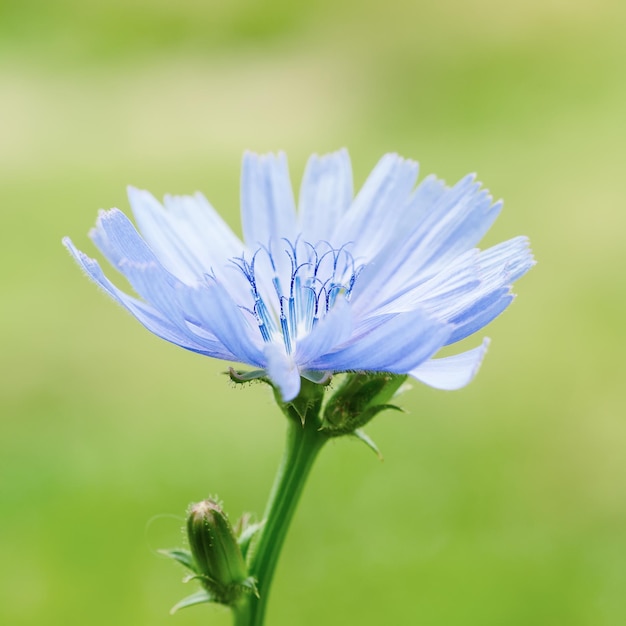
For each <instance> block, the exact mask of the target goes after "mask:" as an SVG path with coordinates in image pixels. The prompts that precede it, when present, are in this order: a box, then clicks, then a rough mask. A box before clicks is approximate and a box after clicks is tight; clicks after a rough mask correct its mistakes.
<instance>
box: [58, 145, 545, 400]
mask: <svg viewBox="0 0 626 626" xmlns="http://www.w3.org/2000/svg"><path fill="white" fill-rule="evenodd" d="M417 176H418V165H417V163H416V162H414V161H410V160H405V159H402V158H400V157H399V156H397V155H395V154H387V155H385V156H384V157H383V158H382V159H381V160H380V161H379V163H378V164H377V165H376V167H375V168H374V170H373V171H372V173H371V174H370V176H369V177H368V178H367V180H366V182H365V184H364V185H363V187H362V188H361V190H360V191H359V192H358V193H357V194H356V196H354V195H353V188H352V170H351V165H350V159H349V157H348V153H347V152H346V151H345V150H341V151H339V152H336V153H334V154H329V155H326V156H323V157H318V156H313V157H311V158H310V160H309V162H308V164H307V167H306V170H305V173H304V179H303V181H302V185H301V187H300V194H299V200H298V206H297V209H296V202H295V199H294V194H293V191H292V187H291V182H290V179H289V173H288V169H287V160H286V157H285V155H284V154H282V153H281V154H278V155H272V154H270V155H265V156H258V155H255V154H251V153H246V154H245V156H244V160H243V174H242V183H241V211H242V225H243V240H241V239H239V237H237V236H236V235H235V234H234V233H233V232H232V230H231V229H230V228H229V227H228V226H227V224H226V223H225V222H224V221H223V219H222V218H221V217H220V216H219V214H218V213H217V212H216V211H215V209H214V208H213V207H212V206H211V205H210V204H209V202H208V201H207V200H206V198H205V197H204V196H203V195H201V194H199V193H197V194H195V195H193V196H166V197H165V199H164V203H163V204H161V203H160V202H158V201H157V200H156V199H155V198H154V197H153V196H152V195H150V194H149V193H148V192H147V191H140V190H137V189H134V188H130V189H129V200H130V205H131V207H132V210H133V214H134V217H135V221H136V223H137V226H138V230H137V229H136V228H135V227H134V226H133V224H132V223H131V221H130V220H129V219H128V218H127V217H126V216H125V215H124V214H123V213H122V212H121V211H119V210H118V209H111V210H110V211H102V212H101V213H100V215H99V217H98V221H97V224H96V227H95V228H94V229H93V230H92V231H91V233H90V236H91V238H92V240H93V241H94V243H95V244H96V246H97V247H98V248H99V250H100V251H101V252H102V254H103V255H104V256H105V257H106V258H107V260H108V261H109V262H110V263H111V264H112V265H113V267H115V268H116V269H117V270H119V271H120V272H121V273H122V274H123V275H124V276H125V277H126V278H127V279H128V281H129V282H130V284H131V285H132V287H133V289H134V291H135V292H136V293H137V295H138V296H139V297H135V296H131V295H128V294H127V293H125V292H124V291H122V290H120V289H118V288H117V287H116V286H115V285H114V284H113V283H112V282H111V281H110V280H109V279H108V278H107V277H106V276H105V274H104V273H103V271H102V269H101V268H100V265H99V264H98V262H97V261H95V260H93V259H91V258H90V257H88V256H87V255H85V254H84V253H83V252H81V251H79V250H77V249H76V247H75V246H74V245H73V244H72V242H71V241H70V240H69V239H68V238H65V239H64V244H65V245H66V246H67V248H68V249H69V250H70V252H71V253H72V255H73V256H74V258H75V259H76V261H77V262H78V263H79V265H80V266H81V267H82V268H83V269H84V270H85V272H86V273H87V274H88V275H89V276H90V277H91V278H92V279H93V280H94V281H95V282H96V283H98V284H99V285H100V286H101V287H102V288H103V289H104V290H105V291H106V292H107V293H108V294H109V295H110V296H111V297H112V298H113V299H114V300H116V301H117V302H119V303H120V304H121V305H122V306H123V307H125V308H126V309H128V310H129V311H130V312H131V313H132V314H133V315H134V316H135V317H136V318H137V319H138V320H139V321H140V322H141V323H142V324H143V325H144V326H145V327H146V328H147V329H148V330H150V331H151V332H153V333H154V334H156V335H158V336H159V337H162V338H163V339H166V340H168V341H170V342H172V343H175V344H177V345H179V346H181V347H183V348H186V349H187V350H191V351H193V352H198V353H200V354H204V355H208V356H211V357H215V358H218V359H224V360H226V361H233V362H239V363H245V364H247V365H250V366H253V367H254V368H257V369H258V370H259V375H263V376H266V377H268V378H269V379H270V380H271V381H272V382H273V384H274V385H275V386H276V387H277V388H278V389H279V390H280V393H281V396H282V399H283V400H284V401H285V402H287V401H290V400H292V399H293V398H295V397H296V396H297V395H298V393H299V390H300V385H301V377H304V378H306V379H308V380H311V381H313V382H321V381H324V380H326V379H327V378H328V377H329V376H330V375H331V374H333V373H335V372H345V371H366V372H376V371H377V372H390V373H396V374H409V375H410V376H412V377H413V378H416V379H417V380H419V381H421V382H423V383H425V384H427V385H430V386H432V387H436V388H440V389H457V388H460V387H462V386H464V385H466V384H467V383H468V382H470V381H471V380H472V378H473V377H474V375H475V373H476V372H477V370H478V367H479V365H480V363H481V361H482V358H483V356H484V353H485V350H486V348H487V343H488V340H486V339H485V340H483V341H482V343H481V344H480V345H479V346H478V347H476V348H474V349H472V350H469V351H466V352H462V353H460V354H458V355H455V356H447V357H443V358H433V357H434V355H435V354H436V353H437V352H438V351H439V350H440V349H441V348H442V347H444V346H447V345H449V344H453V343H455V342H458V341H460V340H462V339H464V338H466V337H468V336H469V335H472V334H474V333H476V332H477V331H479V330H481V329H482V328H483V327H484V326H485V325H486V324H488V323H489V322H490V321H491V320H493V319H494V318H495V317H496V316H497V315H499V314H500V313H501V312H502V311H503V310H504V309H505V308H506V307H507V306H508V305H509V304H510V303H511V301H512V299H513V295H512V294H511V284H512V283H513V282H514V281H515V280H517V279H518V278H519V277H520V276H522V275H523V274H525V273H526V272H527V271H528V270H529V269H530V268H531V267H532V265H533V264H534V261H533V259H532V256H531V254H530V251H529V249H528V242H527V239H526V238H525V237H516V238H514V239H510V240H509V241H506V242H504V243H501V244H499V245H496V246H493V247H491V248H488V249H487V250H484V251H481V250H479V249H477V248H476V246H477V244H478V243H479V241H480V240H481V238H482V237H483V235H484V234H485V233H486V232H487V230H488V229H489V228H490V226H491V225H492V224H493V222H494V220H495V219H496V217H497V215H498V213H499V212H500V209H501V207H502V203H501V202H497V203H495V204H494V203H493V202H492V198H491V197H490V196H489V194H488V192H487V191H485V190H481V188H480V183H477V182H475V180H474V177H473V176H467V177H465V178H463V179H462V180H461V181H459V182H458V183H457V184H456V185H454V186H453V187H448V186H446V185H445V184H444V183H443V182H442V181H441V180H438V179H437V178H435V177H434V176H429V177H427V178H425V179H424V180H422V181H421V183H420V184H418V185H416V182H417Z"/></svg>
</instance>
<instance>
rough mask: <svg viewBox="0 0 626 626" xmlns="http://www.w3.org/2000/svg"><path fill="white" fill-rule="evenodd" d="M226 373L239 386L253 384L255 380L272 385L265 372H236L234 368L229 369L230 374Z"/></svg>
mask: <svg viewBox="0 0 626 626" xmlns="http://www.w3.org/2000/svg"><path fill="white" fill-rule="evenodd" d="M225 373H226V374H228V375H229V376H230V379H231V380H232V381H233V382H234V383H237V384H238V385H240V384H243V383H251V382H253V381H255V380H258V381H260V382H264V383H268V384H271V382H270V379H269V378H268V377H267V372H266V371H265V370H252V371H250V372H246V371H245V370H236V369H234V368H232V367H229V368H228V372H225Z"/></svg>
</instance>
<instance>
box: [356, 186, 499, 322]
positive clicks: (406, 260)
mask: <svg viewBox="0 0 626 626" xmlns="http://www.w3.org/2000/svg"><path fill="white" fill-rule="evenodd" d="M479 187H480V186H479V184H477V183H474V182H473V176H467V177H465V178H464V179H463V180H461V181H460V182H459V183H457V185H456V186H455V187H453V188H452V189H448V190H446V192H445V193H443V194H441V195H440V196H439V200H438V201H437V202H436V203H435V205H434V206H431V207H430V210H429V211H425V212H422V211H419V212H418V213H419V215H418V218H420V219H417V220H416V221H415V223H414V226H413V227H412V228H411V226H410V224H407V226H406V228H405V230H404V234H403V233H402V232H401V233H400V234H399V235H398V236H397V237H396V238H394V239H392V240H390V242H389V244H388V245H387V247H386V248H385V249H384V250H382V251H381V253H380V254H379V255H378V256H377V257H376V258H375V259H374V260H373V262H372V263H371V265H369V266H368V267H366V269H365V270H364V276H363V279H364V280H363V281H359V282H358V283H357V285H356V288H355V293H354V298H355V300H356V299H358V298H360V297H361V294H362V291H363V289H364V288H365V286H367V289H368V293H370V290H371V292H372V293H374V294H375V297H374V298H370V304H369V310H373V309H374V308H376V306H378V305H379V304H380V303H382V302H387V301H389V300H391V299H393V297H394V295H395V294H396V293H398V294H400V293H402V292H403V291H405V290H406V289H407V285H414V284H419V283H420V282H422V281H423V280H425V279H428V278H430V277H432V276H433V275H434V274H436V273H437V272H438V271H440V270H442V269H445V267H446V265H447V264H448V263H450V262H451V261H452V260H453V259H454V258H455V257H457V256H459V255H460V254H463V253H465V252H466V251H468V250H470V249H471V248H473V247H474V246H475V245H476V243H478V241H479V240H480V239H481V238H482V236H483V235H484V234H485V233H486V232H487V230H488V229H489V227H490V226H491V225H492V224H493V221H494V220H495V218H496V217H497V215H498V213H499V212H500V210H501V206H502V205H501V203H497V204H494V205H492V203H491V197H490V196H489V195H488V193H487V192H486V191H480V190H479ZM407 233H408V235H407Z"/></svg>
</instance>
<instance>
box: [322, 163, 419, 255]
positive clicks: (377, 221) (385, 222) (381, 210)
mask: <svg viewBox="0 0 626 626" xmlns="http://www.w3.org/2000/svg"><path fill="white" fill-rule="evenodd" d="M417 174H418V164H417V163H416V162H415V161H410V160H407V159H402V158H400V157H399V156H398V155H396V154H386V155H385V156H384V157H383V158H382V159H381V160H380V161H379V162H378V164H377V165H376V167H375V168H374V169H373V171H372V173H371V174H370V175H369V177H368V179H367V180H366V181H365V184H364V185H363V187H362V188H361V190H360V191H359V193H358V194H357V195H356V198H355V199H354V201H353V203H352V206H350V208H349V209H348V210H347V212H346V213H345V215H344V216H343V218H342V219H341V221H340V222H339V224H338V225H337V228H336V230H335V233H334V234H333V237H332V241H333V243H336V242H341V243H340V245H343V244H344V243H348V242H353V247H351V248H350V251H351V252H352V253H353V254H354V256H355V258H357V259H358V260H361V259H363V260H369V259H371V258H372V257H373V256H374V255H375V254H376V253H377V252H378V251H379V250H380V249H381V248H382V247H383V246H384V245H385V244H386V243H387V241H388V240H389V238H390V236H392V235H393V233H394V232H395V227H396V225H397V223H398V222H399V221H400V220H401V219H403V214H402V210H403V209H404V208H405V207H406V205H407V203H408V200H409V198H410V196H411V192H412V191H413V187H414V186H415V182H416V180H417Z"/></svg>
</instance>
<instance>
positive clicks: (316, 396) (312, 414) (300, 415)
mask: <svg viewBox="0 0 626 626" xmlns="http://www.w3.org/2000/svg"><path fill="white" fill-rule="evenodd" d="M329 382H330V378H327V379H325V381H324V383H323V384H320V383H314V382H312V381H310V380H307V379H306V378H300V393H299V394H298V395H297V396H296V397H295V398H294V399H293V400H290V401H289V402H283V399H282V397H281V394H280V389H278V388H277V387H274V386H273V385H272V386H273V388H274V397H275V399H276V403H277V404H278V406H279V407H280V408H281V410H282V412H283V413H284V414H285V415H286V416H287V418H289V419H292V420H295V421H298V422H300V424H302V425H303V426H304V424H305V422H307V421H310V420H313V421H314V422H315V421H319V414H320V411H321V409H322V401H323V399H324V391H325V389H326V385H327V384H328V383H329Z"/></svg>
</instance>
